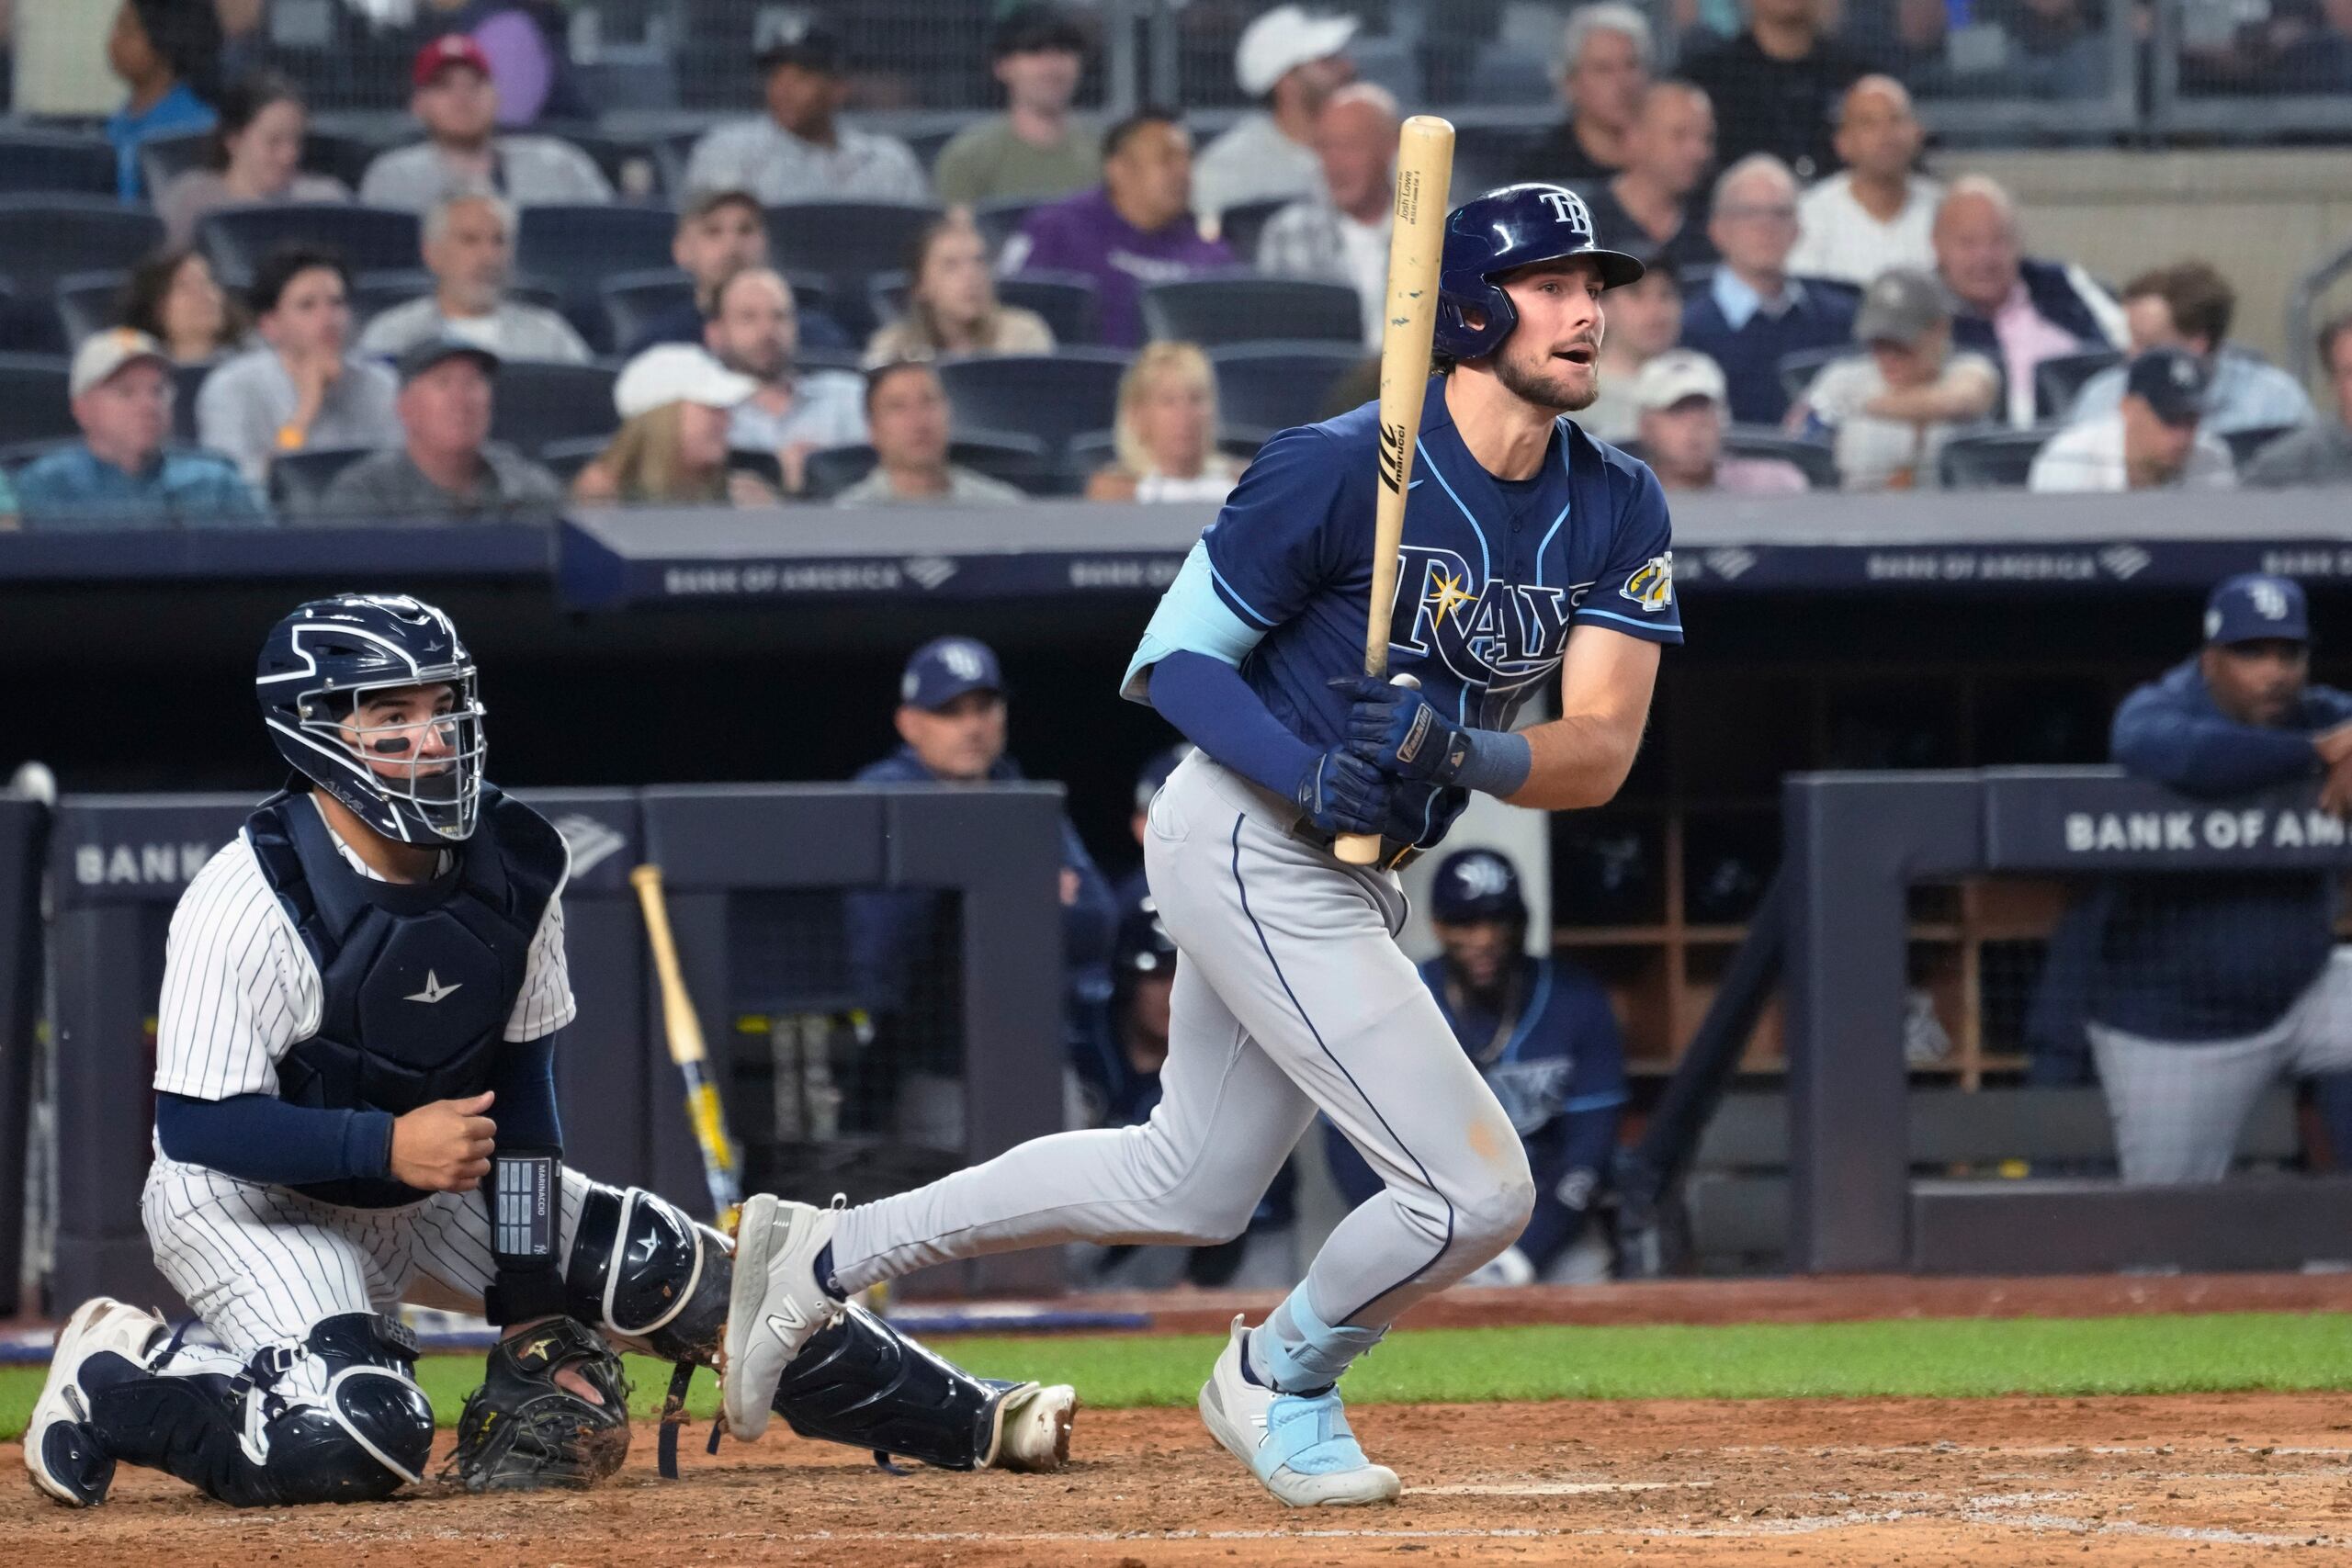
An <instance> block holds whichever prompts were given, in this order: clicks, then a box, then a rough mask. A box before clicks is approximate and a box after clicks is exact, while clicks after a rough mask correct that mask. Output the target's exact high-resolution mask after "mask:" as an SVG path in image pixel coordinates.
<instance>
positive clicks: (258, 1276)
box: [140, 1155, 588, 1359]
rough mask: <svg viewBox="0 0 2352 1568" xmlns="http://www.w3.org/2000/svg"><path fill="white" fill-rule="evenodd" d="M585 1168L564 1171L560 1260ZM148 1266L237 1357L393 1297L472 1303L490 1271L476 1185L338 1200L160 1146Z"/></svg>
mask: <svg viewBox="0 0 2352 1568" xmlns="http://www.w3.org/2000/svg"><path fill="white" fill-rule="evenodd" d="M587 1190H588V1180H587V1178H585V1177H583V1176H581V1175H580V1174H579V1173H577V1172H575V1171H571V1170H566V1171H565V1172H564V1173H563V1202H562V1215H561V1221H560V1230H559V1235H558V1246H559V1247H560V1250H561V1252H562V1255H563V1257H564V1258H565V1260H566V1261H569V1260H570V1258H571V1237H572V1232H573V1230H574V1228H575V1227H576V1226H577V1225H578V1224H579V1220H580V1205H581V1203H582V1200H583V1199H584V1198H585V1197H586V1195H587ZM140 1206H141V1214H142V1216H143V1217H144V1219H145V1221H146V1224H147V1239H148V1241H149V1243H150V1244H151V1245H152V1246H153V1247H154V1249H155V1264H156V1267H157V1268H159V1269H162V1270H163V1274H164V1278H165V1279H166V1280H170V1281H171V1282H172V1287H173V1289H175V1290H176V1291H178V1292H179V1293H180V1295H181V1296H182V1297H183V1298H185V1299H186V1301H187V1304H188V1305H189V1306H190V1307H192V1308H194V1309H195V1311H196V1314H197V1315H198V1317H200V1318H202V1319H203V1320H204V1325H205V1326H206V1327H207V1328H209V1329H210V1330H211V1331H212V1333H213V1335H214V1336H215V1337H218V1338H219V1339H220V1342H221V1344H222V1345H223V1346H224V1347H225V1348H228V1349H229V1350H230V1351H231V1352H232V1354H234V1355H235V1356H237V1357H238V1358H239V1359H243V1358H245V1357H248V1356H251V1355H252V1354H253V1352H254V1351H255V1350H258V1349H260V1348H263V1347H264V1346H267V1345H277V1344H284V1343H288V1342H290V1341H299V1340H300V1339H301V1338H302V1337H304V1336H305V1335H307V1334H308V1333H309V1332H310V1329H311V1325H312V1324H315V1323H317V1322H318V1321H319V1320H320V1319H321V1318H325V1317H333V1316H334V1315H336V1314H340V1313H348V1312H372V1313H378V1314H390V1312H391V1311H392V1310H393V1308H394V1307H396V1306H397V1305H398V1304H399V1303H401V1302H413V1303H416V1304H417V1305H419V1306H433V1307H441V1308H444V1309H446V1310H448V1311H452V1312H480V1311H481V1296H482V1292H483V1291H484V1290H486V1289H487V1288H488V1287H489V1285H490V1283H491V1281H492V1279H494V1278H495V1277H496V1264H495V1262H494V1260H493V1259H492V1256H491V1250H490V1213H489V1210H488V1208H487V1207H486V1205H485V1203H484V1201H483V1199H482V1196H481V1193H479V1192H465V1193H456V1192H436V1193H435V1194H434V1195H433V1196H432V1197H430V1198H428V1199H426V1200H425V1201H423V1202H421V1203H414V1204H411V1205H409V1206H408V1207H406V1208H401V1209H346V1208H340V1207H337V1206H336V1205H334V1204H331V1203H322V1202H319V1201H316V1200H315V1199H311V1198H306V1197H304V1196H302V1195H301V1194H300V1193H299V1192H293V1191H289V1190H287V1189H285V1188H283V1187H270V1186H265V1185H263V1184H261V1183H259V1182H253V1181H240V1180H238V1179H235V1178H234V1177H230V1176H223V1175H221V1174H220V1172H219V1171H217V1170H211V1169H208V1168H205V1167H203V1166H193V1165H181V1164H179V1163H177V1162H176V1161H174V1160H169V1159H165V1158H164V1157H163V1156H160V1155H159V1156H156V1159H155V1163H154V1166H153V1168H152V1169H150V1170H149V1172H148V1174H147V1186H146V1190H145V1191H144V1192H143V1193H142V1194H141V1200H140Z"/></svg>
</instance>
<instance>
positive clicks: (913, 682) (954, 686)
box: [899, 637, 1004, 709]
mask: <svg viewBox="0 0 2352 1568" xmlns="http://www.w3.org/2000/svg"><path fill="white" fill-rule="evenodd" d="M1003 690H1004V671H1003V670H1002V669H1001V668H1000V667H999V666H998V664H997V661H996V650H995V649H992V648H990V647H989V645H988V644H987V643H984V642H982V641H980V640H979V639H978V638H977V637H933V639H932V640H931V641H929V642H927V643H924V644H923V645H922V647H921V648H919V649H915V650H914V653H913V655H912V657H910V658H909V659H908V660H907V669H906V673H904V674H902V675H900V676H899V701H900V702H902V703H904V704H906V705H908V706H909V707H918V708H932V709H938V708H944V707H945V706H946V705H948V704H949V703H952V702H954V701H955V700H956V698H957V697H960V696H962V695H963V694H965V693H967V692H997V693H1001V692H1003Z"/></svg>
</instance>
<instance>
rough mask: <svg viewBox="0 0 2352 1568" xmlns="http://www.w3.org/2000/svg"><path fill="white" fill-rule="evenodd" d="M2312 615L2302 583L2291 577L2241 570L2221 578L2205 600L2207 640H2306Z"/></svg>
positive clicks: (2215, 641)
mask: <svg viewBox="0 0 2352 1568" xmlns="http://www.w3.org/2000/svg"><path fill="white" fill-rule="evenodd" d="M2311 639H2312V626H2311V616H2310V614H2309V612H2308V611H2307V610H2306V608H2305V606H2304V603H2303V585H2302V584H2301V583H2300V582H2297V581H2295V580H2294V579H2293V578H2291V577H2273V576H2271V575H2270V574H2269V573H2268V572H2261V571H2248V572H2242V573H2240V574H2239V575H2238V576H2236V577H2227V578H2223V579H2222V581H2220V582H2219V583H2217V584H2215V585H2214V588H2213V592H2212V594H2211V596H2210V597H2209V598H2207V599H2206V601H2205V640H2206V641H2207V642H2209V643H2221V644H2224V645H2226V644H2229V643H2233V642H2309V641H2311Z"/></svg>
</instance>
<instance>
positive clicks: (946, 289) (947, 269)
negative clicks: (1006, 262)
mask: <svg viewBox="0 0 2352 1568" xmlns="http://www.w3.org/2000/svg"><path fill="white" fill-rule="evenodd" d="M1053 351H1054V331H1053V329H1052V328H1051V327H1048V326H1047V325H1046V319H1045V318H1044V317H1043V316H1040V315H1039V314H1037V312H1036V311H1035V310H1023V309H1022V308H1021V307H1020V306H1018V305H1007V304H1005V303H1004V302H1003V301H1001V300H1000V299H998V298H997V297H996V278H995V276H994V275H992V274H991V273H990V272H989V253H988V243H987V242H986V241H984V240H982V239H981V238H980V231H978V229H975V228H974V227H972V220H970V219H968V218H966V217H963V216H961V215H957V214H951V215H950V216H948V217H945V218H943V219H941V220H939V221H938V222H936V223H933V224H932V225H931V226H930V227H929V228H927V229H925V230H924V231H922V234H920V235H918V236H917V237H916V240H915V248H914V254H913V255H912V256H911V257H910V258H909V260H908V264H907V308H906V313H905V314H904V315H902V316H900V317H899V320H897V321H892V322H891V323H890V324H889V325H888V326H887V327H884V328H883V329H882V330H881V331H879V332H877V333H875V334H874V338H873V341H872V342H870V343H868V344H866V345H865V366H866V368H867V369H869V370H870V369H873V368H875V367H876V366H882V365H895V364H897V363H898V362H899V361H900V360H908V359H937V358H940V357H942V356H944V355H951V354H1051V353H1052V352H1053Z"/></svg>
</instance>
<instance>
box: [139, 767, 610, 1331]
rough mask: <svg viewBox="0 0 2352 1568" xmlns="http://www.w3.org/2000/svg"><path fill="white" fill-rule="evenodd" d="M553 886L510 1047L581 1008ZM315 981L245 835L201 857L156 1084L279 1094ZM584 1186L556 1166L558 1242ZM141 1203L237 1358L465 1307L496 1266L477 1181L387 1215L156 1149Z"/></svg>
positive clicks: (473, 1303) (511, 1022)
mask: <svg viewBox="0 0 2352 1568" xmlns="http://www.w3.org/2000/svg"><path fill="white" fill-rule="evenodd" d="M313 808H315V807H313ZM330 836H332V834H331V835H330ZM334 842H335V847H336V849H337V850H338V851H339V852H341V853H342V855H343V857H344V860H345V863H347V864H348V865H349V866H350V867H351V868H352V869H353V870H355V871H356V872H357V873H358V874H361V875H364V876H367V877H369V878H371V879H376V880H380V879H379V878H376V874H375V873H374V872H373V871H370V870H369V869H368V866H367V865H366V864H365V863H363V862H362V861H361V860H360V859H359V857H358V856H357V855H356V854H354V853H353V852H351V850H350V848H349V846H347V845H345V843H344V842H343V841H342V840H341V839H339V838H337V839H335V840H334ZM561 897H562V895H561V889H560V886H559V888H558V890H557V893H556V895H555V896H554V897H550V898H549V899H548V906H547V911H546V913H545V914H544V915H542V916H541V917H540V919H539V927H538V931H537V933H536V934H535V935H534V937H533V938H532V942H531V948H530V953H529V956H528V958H527V959H526V966H525V971H524V981H523V988H522V991H521V994H520V995H519V996H518V997H517V998H515V1008H514V1010H513V1012H512V1013H511V1014H510V1015H509V1016H508V1018H507V1021H506V1025H505V1030H504V1036H505V1038H506V1039H507V1040H509V1041H514V1042H520V1041H526V1040H536V1039H538V1038H539V1037H541V1036H542V1035H546V1034H549V1033H552V1032H555V1031H556V1030H558V1029H560V1028H562V1027H563V1026H564V1025H565V1024H567V1023H569V1022H571V1019H572V1016H573V1014H574V1013H575V1011H576V1010H577V1008H576V1006H575V1004H574V1003H573V1001H572V997H571V981H570V978H569V976H568V973H567V971H566V968H565V964H564V953H563V905H562V902H561ZM455 989H456V987H450V990H452V991H453V990H455ZM448 994H449V992H447V991H443V992H440V993H439V995H440V996H447V995H448ZM321 998H322V985H321V981H320V976H319V970H318V964H317V963H316V962H315V961H314V960H313V959H312V958H311V953H310V950H309V949H308V947H307V946H305V944H304V943H303V942H302V939H301V937H300V934H299V933H298V932H297V931H296V930H295V927H294V922H293V919H292V918H291V917H290V916H289V915H288V913H287V911H286V908H285V906H284V905H283V904H282V903H280V902H279V900H278V898H277V895H276V894H275V893H274V892H273V891H272V890H271V888H270V886H269V884H268V882H267V880H266V878H265V877H264V875H263V874H262V869H261V864H260V862H259V861H258V860H257V859H255V857H254V848H253V845H252V843H251V841H250V840H248V838H247V837H246V836H245V835H244V834H243V833H240V834H239V836H238V837H237V838H235V839H233V840H231V841H230V842H229V843H228V844H227V845H226V846H224V847H223V848H222V849H221V850H220V852H219V853H218V854H216V855H214V856H213V857H212V859H211V860H210V861H209V862H207V863H206V864H205V866H204V869H203V870H202V871H200V872H198V874H197V875H196V879H195V880H194V881H193V882H191V883H189V884H188V888H187V892H186V893H185V894H183V895H181V897H180V901H179V906H178V908H176V909H175V910H174V911H173V914H172V926H171V935H170V938H169V941H168V942H167V943H166V946H165V949H164V993H163V1004H162V1007H161V1009H160V1010H159V1011H158V1014H157V1021H156V1034H155V1089H156V1090H157V1092H158V1093H164V1094H177V1095H185V1096H187V1097H188V1098H190V1099H197V1100H226V1099H228V1098H230V1097H232V1096H234V1095H241V1094H271V1095H274V1094H276V1093H277V1092H278V1077H277V1063H278V1061H279V1060H280V1058H282V1057H283V1056H284V1055H286V1053H287V1052H288V1050H289V1049H290V1048H292V1046H293V1045H294V1044H295V1043H298V1042H300V1041H301V1040H303V1039H306V1038H308V1037H309V1036H310V1035H311V1034H313V1033H315V1032H317V1031H318V1028H319V1023H320V1019H319V1013H320V1007H321ZM426 998H433V999H432V1000H427V999H426ZM408 999H409V1000H411V1001H414V1002H416V1003H417V1005H419V1006H432V1005H435V1002H436V1001H437V1000H438V998H437V997H435V995H434V989H433V986H432V985H431V984H430V983H429V984H428V987H427V989H426V990H425V991H424V992H421V993H419V994H418V995H417V996H415V997H412V998H408ZM496 1114H497V1111H496V1109H495V1108H494V1107H493V1108H492V1117H493V1118H494V1117H495V1116H496ZM585 1190H586V1179H584V1178H582V1177H581V1176H579V1175H577V1174H576V1173H574V1172H572V1171H570V1170H567V1171H565V1172H564V1191H563V1224H562V1228H561V1245H562V1247H564V1249H565V1250H566V1251H567V1253H568V1251H569V1249H570V1246H571V1231H572V1224H573V1221H574V1220H575V1219H576V1218H577V1217H578V1213H579V1208H580V1201H581V1198H582V1194H583V1193H584V1192H585ZM141 1211H142V1214H143V1217H144V1219H145V1221H146V1225H147V1235H148V1239H149V1241H150V1242H151V1243H152V1244H153V1247H154V1249H155V1260H156V1264H157V1267H158V1268H160V1269H162V1270H163V1273H164V1278H165V1279H167V1280H170V1281H171V1282H172V1285H173V1287H174V1288H175V1289H176V1290H177V1291H178V1292H180V1294H181V1295H182V1296H184V1297H185V1298H187V1303H188V1304H189V1305H190V1306H191V1307H193V1308H195V1309H196V1311H197V1313H198V1315H199V1316H201V1317H202V1318H203V1319H204V1321H205V1323H206V1325H207V1326H209V1328H211V1329H212V1331H213V1332H214V1333H215V1334H216V1335H218V1336H219V1337H220V1339H221V1341H222V1342H223V1343H224V1344H226V1345H227V1346H228V1347H229V1348H230V1349H231V1350H232V1351H239V1352H243V1354H247V1355H249V1354H251V1353H252V1352H253V1351H254V1350H255V1349H257V1348H260V1347H262V1346H264V1345H267V1344H272V1343H275V1342H278V1341H281V1340H287V1339H299V1338H300V1337H301V1336H302V1335H303V1334H304V1333H305V1332H306V1331H307V1330H308V1329H309V1328H310V1326H311V1325H312V1324H314V1323H316V1322H318V1321H319V1320H320V1319H321V1318H323V1317H331V1316H333V1315H334V1314H338V1313H346V1312H379V1313H380V1312H387V1311H389V1310H390V1308H391V1306H392V1305H393V1304H394V1303H398V1302H400V1301H402V1300H418V1301H421V1302H424V1304H429V1305H438V1306H447V1307H456V1308H461V1309H469V1310H470V1309H473V1308H477V1307H478V1306H479V1304H480V1303H481V1292H482V1291H483V1290H484V1289H485V1288H486V1287H487V1286H488V1285H489V1284H490V1283H491V1281H492V1279H493V1278H494V1277H495V1273H496V1270H495V1267H494V1265H493V1262H492V1257H491V1249H490V1228H489V1227H490V1222H489V1215H488V1213H486V1212H485V1210H484V1208H483V1205H482V1201H481V1196H480V1194H478V1193H451V1192H440V1193H435V1194H434V1195H433V1196H432V1197H431V1198H428V1199H426V1200H425V1201H423V1202H421V1203H416V1204H413V1205H411V1206H409V1207H406V1208H399V1209H357V1208H344V1207H340V1206H338V1205H334V1204H329V1203H323V1202H321V1201H317V1200H315V1199H312V1198H309V1197H306V1196H304V1195H302V1194H300V1193H298V1192H294V1191H291V1190H288V1189H285V1188H281V1187H273V1186H270V1185H267V1184H266V1183H262V1182H254V1181H244V1180H240V1179H236V1178H234V1177H230V1176H225V1175H223V1174H221V1173H220V1172H219V1171H217V1170H212V1169H209V1168H205V1167H202V1166H194V1165H185V1164H182V1163H180V1162H178V1161H175V1160H172V1159H169V1158H167V1157H165V1156H164V1154H163V1151H162V1148H161V1145H160V1144H159V1145H158V1146H157V1149H156V1156H155V1163H154V1166H153V1168H152V1169H151V1170H150V1171H149V1173H148V1178H147V1186H146V1190H145V1193H144V1194H143V1196H142V1199H141ZM436 1287H437V1289H436Z"/></svg>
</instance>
